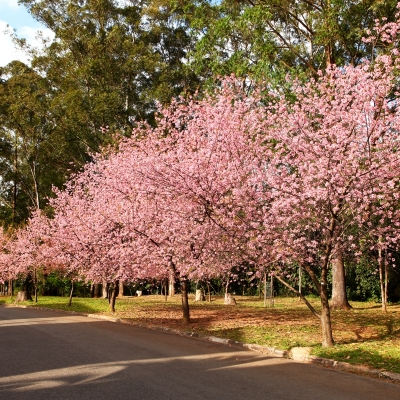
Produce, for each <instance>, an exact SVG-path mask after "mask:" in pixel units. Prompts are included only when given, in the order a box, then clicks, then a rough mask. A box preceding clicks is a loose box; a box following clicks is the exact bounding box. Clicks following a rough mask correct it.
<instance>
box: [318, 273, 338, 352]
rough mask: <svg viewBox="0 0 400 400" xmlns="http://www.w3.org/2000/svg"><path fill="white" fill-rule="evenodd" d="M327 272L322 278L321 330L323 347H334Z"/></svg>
mask: <svg viewBox="0 0 400 400" xmlns="http://www.w3.org/2000/svg"><path fill="white" fill-rule="evenodd" d="M326 277H327V270H326V269H323V271H322V276H321V286H320V298H321V307H322V310H321V328H322V346H323V347H332V346H333V345H334V343H335V342H334V341H333V335H332V323H331V312H330V307H329V299H328V287H327V279H326Z"/></svg>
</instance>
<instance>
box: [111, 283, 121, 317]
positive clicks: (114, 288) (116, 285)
mask: <svg viewBox="0 0 400 400" xmlns="http://www.w3.org/2000/svg"><path fill="white" fill-rule="evenodd" d="M118 292H119V281H115V282H113V283H112V285H111V296H110V300H109V305H110V311H111V312H115V300H116V299H117V296H118Z"/></svg>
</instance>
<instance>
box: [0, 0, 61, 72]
mask: <svg viewBox="0 0 400 400" xmlns="http://www.w3.org/2000/svg"><path fill="white" fill-rule="evenodd" d="M0 1H5V0H0ZM8 1H10V2H12V0H8ZM6 30H11V28H7V22H5V21H1V20H0V49H1V51H0V66H5V65H7V64H8V63H9V62H10V61H12V60H20V61H22V62H25V63H27V62H29V56H28V55H27V54H25V53H24V52H23V51H21V50H19V49H16V47H15V45H14V43H13V41H12V39H11V37H10V35H9V34H6V33H4V32H5V31H6ZM39 31H41V32H43V36H44V37H49V38H53V37H54V34H53V32H52V31H50V30H49V29H46V28H42V29H38V28H32V27H29V26H23V27H21V28H19V29H18V30H17V36H18V37H20V38H25V39H26V41H27V43H28V44H29V45H30V46H32V47H35V48H41V47H42V43H41V39H40V38H39V37H38V32H39Z"/></svg>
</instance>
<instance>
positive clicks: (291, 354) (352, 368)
mask: <svg viewBox="0 0 400 400" xmlns="http://www.w3.org/2000/svg"><path fill="white" fill-rule="evenodd" d="M1 306H3V307H20V308H36V309H42V310H51V311H56V312H61V313H66V314H73V315H81V316H84V317H88V318H93V319H98V320H103V321H108V322H114V323H121V324H125V325H132V326H136V327H139V328H144V329H151V330H156V331H161V332H165V333H171V334H175V335H180V336H185V337H191V338H198V339H201V340H207V341H209V342H214V343H219V344H224V345H227V346H230V347H240V348H243V349H246V350H252V351H256V352H258V353H261V354H268V355H271V356H274V357H280V358H287V359H291V360H294V361H296V362H301V363H306V364H316V365H319V366H322V367H325V368H331V369H337V370H339V371H344V372H352V373H358V374H362V375H367V376H370V377H373V378H379V379H386V380H390V381H391V382H393V383H397V384H400V374H398V373H395V372H390V371H385V370H381V369H373V368H369V367H366V366H362V365H352V364H350V363H347V362H342V361H336V360H331V359H328V358H322V357H317V356H312V355H310V354H309V352H310V350H311V348H307V347H295V348H292V349H291V350H290V351H288V350H280V349H276V348H274V347H269V346H262V345H258V344H251V343H243V342H238V341H235V340H231V339H223V338H219V337H216V336H208V335H203V334H200V333H196V332H187V331H181V330H179V329H173V328H167V327H162V326H158V325H151V324H143V323H140V322H135V321H132V320H129V319H123V318H114V317H109V316H108V315H101V314H100V315H99V314H88V313H83V312H77V311H68V310H55V309H53V308H46V307H27V306H24V305H11V304H2V305H1Z"/></svg>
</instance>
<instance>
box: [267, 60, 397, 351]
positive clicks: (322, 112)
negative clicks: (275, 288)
mask: <svg viewBox="0 0 400 400" xmlns="http://www.w3.org/2000/svg"><path fill="white" fill-rule="evenodd" d="M397 64H398V59H397V58H392V57H389V56H382V57H379V58H378V59H377V60H376V63H375V64H374V65H373V66H371V65H369V64H365V65H362V66H360V67H357V68H354V67H346V68H335V67H333V68H331V69H330V70H329V71H327V72H326V74H325V75H321V77H320V79H319V80H318V81H317V82H310V83H309V84H308V85H305V86H304V85H300V84H298V85H297V84H295V85H294V93H295V95H296V101H295V102H293V103H289V102H288V101H286V100H282V99H281V100H279V101H278V102H277V103H276V104H274V105H273V106H272V108H271V109H270V110H269V118H270V120H271V121H274V124H273V125H271V127H270V129H269V131H268V135H269V136H270V138H271V146H266V147H263V148H261V150H262V154H264V157H265V159H266V160H268V163H267V165H266V168H265V173H264V177H261V178H260V179H262V180H263V181H264V182H265V184H266V185H267V186H268V187H269V188H270V193H271V194H272V196H273V199H272V201H271V207H270V209H269V212H268V213H267V214H266V215H265V224H266V225H272V226H274V227H275V234H274V235H275V238H274V251H275V254H276V259H277V261H279V266H280V267H282V268H285V265H286V264H287V263H291V262H293V261H296V262H297V263H298V264H300V265H301V267H302V268H303V269H304V270H305V271H306V272H307V273H308V274H309V275H310V277H311V279H312V280H313V282H314V284H315V286H316V288H317V290H318V292H319V294H320V297H321V305H322V313H321V314H320V315H319V317H320V319H321V323H322V333H323V345H325V346H330V345H332V344H333V337H332V329H331V321H330V307H329V303H328V291H327V285H328V273H329V269H330V266H331V264H332V262H334V261H335V259H336V258H337V256H338V254H340V253H342V251H343V250H344V249H345V248H348V247H350V248H354V249H356V248H357V246H358V243H359V241H360V240H361V237H355V236H354V235H352V234H350V232H354V229H353V230H350V229H349V228H350V227H351V226H352V225H354V224H357V226H360V225H361V224H367V225H368V224H370V220H369V219H368V218H370V215H368V213H366V212H364V211H366V210H370V209H372V208H373V207H374V206H375V205H376V204H377V202H378V203H379V204H380V205H381V206H382V205H383V204H385V209H388V208H389V209H393V208H394V207H397V200H396V198H397V194H396V195H395V194H394V193H396V192H398V183H397V181H398V176H399V173H400V156H399V153H398V150H397V149H398V145H399V138H398V133H399V131H400V113H399V111H398V107H397V104H396V103H395V102H394V101H393V98H392V97H391V94H392V93H393V88H394V84H395V72H396V71H397ZM261 157H263V156H261ZM393 200H394V201H393ZM389 203H390V204H389ZM393 216H394V214H393ZM376 224H378V226H382V225H381V224H380V222H379V221H376ZM396 225H397V224H396ZM371 227H372V225H371ZM358 233H359V234H362V233H363V232H362V230H358ZM268 239H270V237H269V238H268ZM380 240H381V242H385V240H386V238H385V237H384V236H383V235H381V236H380ZM396 240H398V239H397V238H396Z"/></svg>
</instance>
